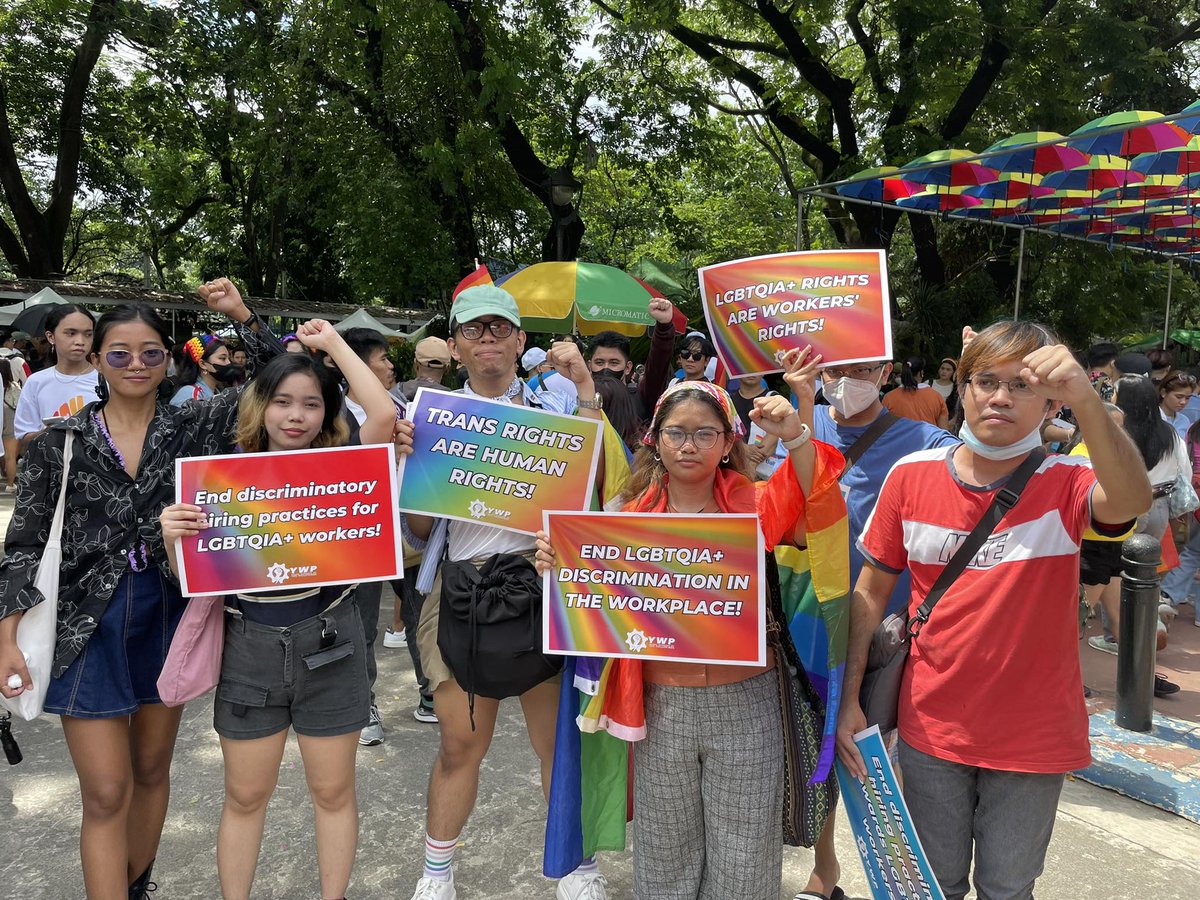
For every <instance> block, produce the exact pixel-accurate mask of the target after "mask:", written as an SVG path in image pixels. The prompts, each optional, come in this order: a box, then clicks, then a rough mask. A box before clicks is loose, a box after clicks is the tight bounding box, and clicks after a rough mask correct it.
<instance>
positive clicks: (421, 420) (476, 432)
mask: <svg viewBox="0 0 1200 900" xmlns="http://www.w3.org/2000/svg"><path fill="white" fill-rule="evenodd" d="M405 415H406V417H407V418H409V419H410V420H411V421H412V423H413V452H412V455H410V456H406V457H404V458H403V459H402V460H401V463H400V509H402V510H403V511H404V512H411V513H418V514H420V515H426V516H441V517H443V518H448V519H460V520H462V521H464V522H475V523H477V524H481V525H498V526H500V527H501V528H511V529H512V530H513V531H523V532H525V533H526V534H536V533H537V530H538V529H539V528H541V527H542V510H543V509H568V510H577V509H587V508H588V507H589V506H590V505H591V502H592V485H593V483H594V482H595V479H596V463H597V460H598V459H599V458H600V428H601V423H600V421H599V420H598V419H589V418H584V417H582V416H564V415H561V414H559V413H551V412H545V411H544V410H540V409H532V408H530V407H528V406H515V405H514V404H512V403H507V402H505V401H501V400H487V399H485V398H483V397H474V396H471V395H469V394H449V393H446V392H445V391H429V390H426V389H425V388H421V389H420V390H418V391H417V393H416V396H415V397H413V401H412V403H410V404H409V405H408V409H407V411H406V412H405Z"/></svg>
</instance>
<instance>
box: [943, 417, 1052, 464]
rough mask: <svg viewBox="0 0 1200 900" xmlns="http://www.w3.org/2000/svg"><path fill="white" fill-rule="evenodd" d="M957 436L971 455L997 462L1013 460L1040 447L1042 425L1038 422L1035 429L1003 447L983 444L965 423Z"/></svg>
mask: <svg viewBox="0 0 1200 900" xmlns="http://www.w3.org/2000/svg"><path fill="white" fill-rule="evenodd" d="M958 436H959V437H960V438H962V442H963V443H964V444H966V445H967V448H968V449H969V450H970V451H971V452H972V453H978V454H979V455H980V456H982V457H984V458H985V459H994V460H997V461H1000V460H1005V459H1014V458H1015V457H1018V456H1024V455H1025V454H1026V453H1028V452H1030V451H1031V450H1036V449H1037V448H1038V447H1040V446H1042V423H1041V422H1039V423H1038V425H1037V427H1036V428H1034V429H1033V431H1031V432H1029V434H1027V435H1025V437H1023V438H1021V439H1020V440H1019V441H1013V442H1012V443H1011V444H1006V445H1005V446H1003V447H993V446H992V445H991V444H985V443H984V442H983V441H981V440H980V439H979V438H978V437H976V436H975V432H973V431H972V430H971V426H970V425H968V424H967V423H966V422H965V421H964V422H963V423H962V428H960V429H959V430H958Z"/></svg>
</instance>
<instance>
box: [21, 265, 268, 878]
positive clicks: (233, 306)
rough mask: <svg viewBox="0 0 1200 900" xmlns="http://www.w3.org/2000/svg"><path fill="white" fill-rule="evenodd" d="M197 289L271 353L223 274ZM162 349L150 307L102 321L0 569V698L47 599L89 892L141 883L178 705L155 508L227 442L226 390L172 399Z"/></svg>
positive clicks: (153, 846)
mask: <svg viewBox="0 0 1200 900" xmlns="http://www.w3.org/2000/svg"><path fill="white" fill-rule="evenodd" d="M200 292H201V295H202V296H203V297H204V298H205V299H206V300H207V301H208V304H209V307H210V309H213V310H214V311H218V312H224V313H227V314H228V315H229V316H230V318H232V319H233V320H234V322H235V327H236V329H237V331H238V333H239V335H240V337H241V339H242V342H243V344H244V345H245V346H246V347H247V348H248V349H249V350H250V356H251V360H252V363H251V364H252V365H254V364H255V363H257V362H259V361H263V360H266V359H268V358H270V357H271V356H274V355H276V354H278V353H281V352H282V348H280V347H279V344H278V342H277V341H276V340H275V338H274V337H273V336H272V335H271V333H270V332H269V331H268V330H267V329H266V328H265V327H263V326H261V325H260V324H259V323H258V321H257V318H256V317H255V316H254V315H253V314H252V313H251V312H250V310H248V309H247V308H246V307H245V304H243V303H242V300H241V297H240V295H238V293H237V290H236V289H235V288H233V286H232V284H230V283H229V282H228V280H227V279H220V280H219V281H217V282H210V283H209V284H207V285H205V286H204V287H203V288H201V291H200ZM169 343H170V337H169V331H168V329H167V326H166V324H165V323H164V322H163V320H162V319H161V318H160V317H159V316H158V315H157V314H156V313H155V312H154V311H153V310H151V309H150V308H148V307H145V306H127V307H122V308H119V309H115V310H113V311H112V312H109V313H106V314H105V315H104V316H102V317H101V319H100V321H99V322H98V323H97V325H96V331H95V338H94V344H93V346H92V352H91V354H90V361H91V363H92V364H93V365H94V366H95V367H96V369H97V370H98V372H99V376H100V377H99V382H98V393H99V396H100V399H99V400H98V401H96V402H92V403H89V404H87V405H86V406H85V407H84V408H83V409H82V410H80V411H79V412H77V413H76V414H75V415H72V416H71V417H69V418H67V419H66V420H64V421H62V422H59V423H57V424H54V425H52V426H51V427H49V428H48V429H47V430H46V431H45V432H44V433H42V434H41V435H39V436H37V437H36V438H34V440H33V441H32V443H31V444H30V446H29V450H28V451H27V456H26V465H25V468H24V470H23V471H22V473H21V477H20V480H19V482H18V485H17V498H16V508H15V511H14V513H13V516H12V520H11V522H10V524H9V529H8V537H7V539H6V541H5V558H4V560H3V562H0V690H2V691H3V692H4V695H5V696H6V697H13V696H16V695H18V694H20V693H21V692H22V691H24V690H26V689H27V688H28V687H29V686H30V684H29V682H30V678H29V672H28V670H27V668H26V666H25V660H24V657H23V655H22V653H21V651H20V649H19V648H18V647H17V642H16V633H17V623H18V621H19V620H20V618H21V614H22V612H23V611H24V610H27V609H29V608H30V607H32V606H34V605H35V604H37V603H39V602H52V603H53V602H56V601H57V603H58V644H57V648H56V651H55V657H54V666H53V670H52V676H51V680H50V684H49V686H48V693H47V696H46V704H45V709H46V712H49V713H54V714H56V715H59V716H61V717H62V727H63V734H64V735H65V737H66V741H67V748H68V750H69V751H70V753H71V758H72V761H73V762H74V765H75V772H76V775H77V776H78V778H79V788H80V794H81V797H82V801H83V827H82V831H81V834H80V841H79V845H80V856H81V858H82V863H83V865H82V868H83V882H84V888H85V890H86V892H87V896H88V897H89V898H105V900H110V898H124V897H126V896H128V897H130V898H135V897H136V898H143V897H145V896H146V892H147V891H148V890H152V889H153V888H152V886H151V883H150V867H151V864H152V863H153V861H154V857H155V855H156V853H157V851H158V843H159V838H160V836H161V834H162V826H163V821H164V819H165V818H166V812H167V800H168V796H169V792H170V784H169V774H170V766H171V756H172V752H173V751H174V747H175V736H176V732H177V730H178V727H179V719H180V714H181V712H182V709H181V708H174V709H169V708H167V707H165V706H163V705H162V704H161V703H160V702H159V697H158V690H157V681H158V676H159V673H160V672H161V670H162V665H163V660H164V658H165V656H166V652H167V648H168V647H169V646H170V643H171V636H172V635H173V633H174V630H175V626H176V625H177V624H178V622H179V618H180V616H181V615H182V613H183V607H184V601H183V599H182V598H181V597H180V594H179V588H178V586H177V585H176V583H175V582H174V581H172V580H170V575H169V570H168V566H167V556H166V551H165V549H164V545H163V539H162V533H161V532H160V530H159V528H158V516H159V513H160V512H161V511H162V509H163V508H164V507H165V506H166V505H167V504H168V503H172V502H174V495H175V477H174V476H175V459H176V457H179V456H201V455H210V454H217V453H228V452H230V451H231V450H232V448H233V445H232V441H231V434H232V432H233V429H234V424H235V422H236V416H237V394H236V393H235V392H233V391H228V392H226V393H224V394H222V395H219V396H217V397H215V398H214V399H213V400H211V401H210V402H208V403H199V404H197V403H193V404H188V405H187V406H186V407H184V408H181V409H176V408H173V407H171V406H170V404H169V402H168V400H169V398H170V392H169V387H168V386H167V382H166V375H167V365H166V363H167V348H168V345H169ZM68 432H69V433H70V434H71V435H72V447H71V456H70V461H69V466H68V484H67V498H66V510H65V517H64V523H63V532H62V548H63V556H62V566H61V571H60V575H59V595H58V597H57V598H53V597H51V598H43V597H42V595H41V593H40V592H39V591H38V589H37V588H36V587H35V586H34V580H35V577H36V574H37V568H38V564H39V562H40V560H41V555H42V550H43V548H44V547H45V545H46V541H47V539H48V536H49V532H50V526H51V521H52V519H53V516H54V510H55V507H56V505H57V502H58V494H59V485H60V483H61V480H62V471H63V464H64V460H63V456H64V449H65V442H66V436H67V434H68ZM13 676H16V678H15V679H14V678H13ZM17 679H19V681H18V680H17ZM13 685H17V686H16V687H13Z"/></svg>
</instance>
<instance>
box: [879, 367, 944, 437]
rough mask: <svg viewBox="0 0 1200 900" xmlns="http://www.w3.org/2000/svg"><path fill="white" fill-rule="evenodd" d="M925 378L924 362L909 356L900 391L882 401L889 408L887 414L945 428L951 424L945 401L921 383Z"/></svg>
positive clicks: (901, 372) (890, 393)
mask: <svg viewBox="0 0 1200 900" xmlns="http://www.w3.org/2000/svg"><path fill="white" fill-rule="evenodd" d="M924 377H925V360H924V359H922V358H921V357H919V356H910V357H909V358H908V359H906V360H905V361H904V367H903V368H902V369H901V370H900V388H899V389H898V390H895V391H889V392H888V395H887V396H886V397H884V398H883V405H884V406H885V407H887V410H888V412H891V413H894V414H895V415H897V416H903V417H904V418H906V419H916V420H917V421H918V422H928V423H929V424H930V425H936V426H937V427H938V428H945V427H946V426H947V425H948V424H949V423H950V415H949V412H948V411H947V409H946V401H945V400H944V399H942V395H941V394H940V393H938V392H937V391H934V390H930V389H929V388H928V386H927V385H924V384H922V383H921V381H922V379H924Z"/></svg>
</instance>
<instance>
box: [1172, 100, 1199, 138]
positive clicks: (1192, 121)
mask: <svg viewBox="0 0 1200 900" xmlns="http://www.w3.org/2000/svg"><path fill="white" fill-rule="evenodd" d="M1183 112H1185V113H1195V115H1192V116H1187V117H1186V118H1182V119H1176V120H1175V124H1176V125H1178V126H1179V127H1180V128H1182V129H1183V130H1184V131H1189V132H1191V133H1192V134H1196V133H1197V132H1200V100H1197V101H1196V102H1195V103H1193V104H1192V105H1191V106H1187V107H1185V108H1184V109H1183Z"/></svg>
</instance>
